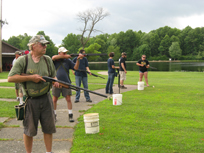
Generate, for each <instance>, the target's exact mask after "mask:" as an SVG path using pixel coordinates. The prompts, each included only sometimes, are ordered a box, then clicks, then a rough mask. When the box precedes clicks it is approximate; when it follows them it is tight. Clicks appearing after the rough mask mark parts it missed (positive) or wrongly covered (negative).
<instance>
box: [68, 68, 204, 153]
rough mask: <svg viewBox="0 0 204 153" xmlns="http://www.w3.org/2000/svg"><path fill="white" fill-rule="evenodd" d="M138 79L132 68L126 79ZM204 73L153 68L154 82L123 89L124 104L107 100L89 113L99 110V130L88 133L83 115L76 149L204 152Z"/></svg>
mask: <svg viewBox="0 0 204 153" xmlns="http://www.w3.org/2000/svg"><path fill="white" fill-rule="evenodd" d="M138 78H139V75H138V72H128V74H127V80H126V81H125V84H135V83H137V81H138ZM203 78H204V73H202V72H149V84H150V87H146V88H145V89H144V90H142V91H138V90H134V91H130V92H126V93H122V95H123V99H122V101H123V102H122V105H120V106H114V105H113V102H112V100H108V99H107V100H104V101H102V102H100V103H98V104H97V105H95V106H93V107H92V108H91V109H89V110H88V111H87V112H85V113H99V119H100V120H99V127H100V131H99V133H97V134H86V133H85V127H84V120H83V116H81V117H80V118H79V124H77V125H76V127H75V132H74V139H73V147H72V148H71V152H72V153H135V152H136V153H146V152H153V153H174V152H175V153H187V152H189V153H201V152H204V123H203V120H204V104H203V103H204V102H203V101H204V90H203V89H204V87H203V83H202V82H203ZM153 86H154V88H153Z"/></svg>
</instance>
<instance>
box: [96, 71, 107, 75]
mask: <svg viewBox="0 0 204 153" xmlns="http://www.w3.org/2000/svg"><path fill="white" fill-rule="evenodd" d="M98 74H102V75H108V71H101V72H98Z"/></svg>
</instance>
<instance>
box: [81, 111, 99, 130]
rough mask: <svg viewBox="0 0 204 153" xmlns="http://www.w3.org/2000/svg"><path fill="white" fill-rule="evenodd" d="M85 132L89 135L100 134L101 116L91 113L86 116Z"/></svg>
mask: <svg viewBox="0 0 204 153" xmlns="http://www.w3.org/2000/svg"><path fill="white" fill-rule="evenodd" d="M84 124H85V132H86V133H87V134H94V133H98V132H99V114H98V113H90V114H84Z"/></svg>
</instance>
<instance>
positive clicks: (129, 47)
mask: <svg viewBox="0 0 204 153" xmlns="http://www.w3.org/2000/svg"><path fill="white" fill-rule="evenodd" d="M139 43H140V34H138V33H136V32H133V31H132V30H127V31H126V32H125V33H124V32H120V33H119V34H118V35H117V46H118V47H120V52H121V53H122V52H126V53H127V59H128V60H132V54H133V50H134V48H135V47H137V46H139Z"/></svg>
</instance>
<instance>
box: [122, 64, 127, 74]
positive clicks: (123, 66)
mask: <svg viewBox="0 0 204 153" xmlns="http://www.w3.org/2000/svg"><path fill="white" fill-rule="evenodd" d="M121 67H122V68H123V70H124V72H125V73H127V71H126V69H125V65H124V63H121Z"/></svg>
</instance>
